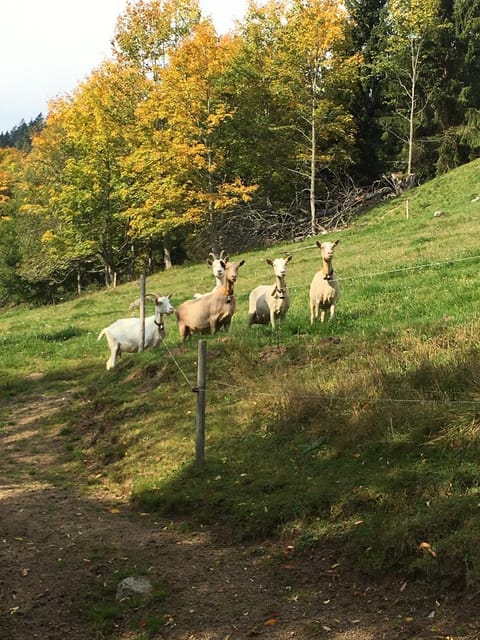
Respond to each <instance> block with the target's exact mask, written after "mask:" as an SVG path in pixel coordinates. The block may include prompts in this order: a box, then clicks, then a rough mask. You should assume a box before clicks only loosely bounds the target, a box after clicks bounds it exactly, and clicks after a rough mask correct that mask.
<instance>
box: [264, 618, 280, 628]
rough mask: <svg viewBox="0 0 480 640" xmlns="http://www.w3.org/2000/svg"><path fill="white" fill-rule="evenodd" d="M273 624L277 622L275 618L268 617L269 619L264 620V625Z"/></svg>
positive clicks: (269, 625)
mask: <svg viewBox="0 0 480 640" xmlns="http://www.w3.org/2000/svg"><path fill="white" fill-rule="evenodd" d="M274 624H277V619H276V618H270V620H267V621H266V622H265V626H266V627H271V626H272V625H274Z"/></svg>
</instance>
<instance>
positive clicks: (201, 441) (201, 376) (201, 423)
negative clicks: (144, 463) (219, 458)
mask: <svg viewBox="0 0 480 640" xmlns="http://www.w3.org/2000/svg"><path fill="white" fill-rule="evenodd" d="M206 373H207V341H206V340H199V341H198V365H197V388H196V389H195V391H196V392H197V428H196V434H195V463H196V464H197V465H203V463H204V461H205V396H206V378H207V376H206Z"/></svg>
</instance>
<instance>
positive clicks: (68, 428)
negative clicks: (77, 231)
mask: <svg viewBox="0 0 480 640" xmlns="http://www.w3.org/2000/svg"><path fill="white" fill-rule="evenodd" d="M479 176H480V161H477V162H474V163H472V164H470V165H467V166H464V167H462V168H460V169H458V170H456V171H454V172H452V173H450V174H448V175H445V176H443V177H441V178H438V179H436V180H433V181H432V182H430V183H428V184H426V185H424V186H422V187H421V188H418V189H417V190H415V191H412V192H410V193H408V194H405V195H404V196H401V197H399V198H397V199H392V200H390V201H388V202H386V203H385V204H383V205H382V206H380V207H376V208H375V209H373V210H372V211H371V212H369V213H368V214H365V215H363V216H362V217H360V218H358V220H357V221H356V223H355V224H353V225H352V226H351V227H350V228H349V229H346V230H342V231H338V232H336V233H334V234H331V235H329V236H327V237H325V239H337V238H340V239H341V242H340V244H339V245H338V247H337V250H336V257H335V268H336V271H337V273H338V276H339V278H340V286H341V301H340V303H339V305H338V313H337V316H336V319H335V320H334V321H333V322H331V323H328V324H327V323H326V324H324V325H315V326H313V327H312V326H310V319H309V309H308V288H309V284H310V281H311V279H312V276H313V274H314V273H315V271H316V270H317V269H318V267H319V265H320V252H319V250H318V249H317V247H316V246H315V240H316V238H310V239H307V240H305V241H304V242H302V243H298V244H284V245H282V246H277V247H273V248H271V249H269V250H261V251H256V252H251V253H248V254H242V255H235V256H232V258H233V259H240V258H243V259H245V265H244V267H242V269H241V271H240V277H239V280H238V283H237V288H236V291H237V299H238V308H237V309H238V310H237V314H236V316H235V318H234V321H233V323H232V327H231V330H230V332H229V333H228V334H223V333H222V334H218V335H216V336H208V337H207V338H206V339H207V344H208V383H207V387H208V391H207V452H206V465H205V467H204V468H203V469H198V468H195V465H194V464H193V458H194V432H195V406H196V394H195V393H193V392H192V387H193V386H194V385H195V382H196V360H197V342H198V340H197V339H196V338H194V339H192V340H191V341H190V342H188V343H187V344H185V345H182V344H180V341H179V337H178V332H177V330H176V326H175V320H174V318H172V317H169V318H167V322H166V326H167V331H168V332H169V333H168V335H167V339H166V344H165V345H164V346H163V347H161V348H160V349H158V350H152V351H147V352H145V353H142V354H135V355H125V356H124V357H123V358H122V360H121V361H120V364H119V365H118V366H117V367H116V368H115V369H114V370H113V371H110V372H106V371H105V361H106V359H107V355H108V354H107V347H106V343H105V342H104V341H101V342H97V335H98V333H99V331H100V330H101V329H102V328H103V327H104V326H106V325H108V324H109V323H110V322H112V321H113V320H115V319H116V318H118V317H122V316H128V315H129V312H128V305H129V303H130V302H131V301H132V300H133V299H134V298H136V297H137V296H138V285H137V283H132V284H128V285H124V286H121V287H119V288H117V289H116V290H111V291H103V292H99V293H96V294H94V295H88V296H85V297H82V298H81V299H78V300H77V301H74V302H69V303H65V304H63V305H58V306H57V307H55V308H52V307H48V308H47V307H45V308H41V309H36V310H26V309H15V310H10V311H8V312H6V313H3V314H2V315H1V316H0V336H1V337H0V344H1V351H0V373H1V377H0V393H1V394H2V397H4V398H6V403H4V404H3V406H2V408H1V409H0V427H1V425H2V424H6V423H7V422H8V420H9V410H8V398H9V397H10V398H13V397H15V399H16V400H18V398H19V397H21V398H22V399H24V402H25V404H28V402H29V399H33V398H35V397H36V396H38V395H40V394H41V395H43V396H50V395H51V396H57V395H58V394H69V397H70V399H71V402H70V409H69V411H68V412H67V413H63V414H62V415H61V416H59V415H55V414H52V415H51V416H45V419H44V432H45V438H49V436H50V435H51V434H52V433H57V432H58V431H59V430H60V433H61V436H62V441H63V443H64V451H62V452H61V455H58V456H57V463H56V465H55V467H54V469H53V471H52V472H51V477H50V478H48V479H49V480H50V481H51V482H54V483H56V484H62V485H64V486H66V487H69V486H72V487H73V486H75V488H76V489H77V490H78V488H81V489H82V490H84V491H86V492H89V491H92V490H94V491H98V490H99V489H101V490H105V491H106V492H115V493H118V492H125V493H128V494H129V495H131V499H132V500H133V501H135V502H136V503H137V504H138V505H139V506H140V507H141V509H142V510H152V511H155V512H158V513H159V514H162V515H168V516H172V517H173V516H176V517H180V518H184V519H185V522H189V523H190V525H191V526H198V525H199V524H206V523H210V522H216V523H221V524H222V525H223V530H224V531H225V532H226V533H227V534H228V535H229V536H231V537H232V538H233V539H237V540H241V539H247V538H249V539H262V538H264V537H266V536H270V535H278V534H280V535H284V536H286V537H287V538H288V539H289V540H294V541H295V543H296V545H297V548H298V549H302V548H308V549H311V548H315V547H317V546H318V545H324V544H328V545H335V547H336V548H337V549H341V553H342V554H343V556H344V561H345V562H350V563H351V564H352V565H355V566H356V567H358V568H361V569H363V570H366V571H370V572H376V571H387V570H392V569H394V570H397V569H401V570H403V571H409V572H412V573H421V574H422V575H427V576H431V577H436V578H439V577H440V578H441V579H442V580H445V581H447V582H448V583H449V584H450V583H453V582H458V584H460V585H462V586H465V585H466V586H469V585H471V584H472V583H473V582H474V581H475V580H478V579H479V578H480V551H479V549H480V544H479V543H480V456H479V454H480V360H479V354H480V342H479V335H480V331H479V329H480V319H479V310H478V300H479V276H478V273H479V264H480V246H479V244H480V243H479V238H480V234H479V221H480V202H474V199H475V197H476V196H477V195H478V194H480V180H479ZM406 197H408V199H409V202H408V212H409V215H408V217H407V215H406V203H405V199H406ZM438 210H441V211H443V215H441V216H434V215H433V214H434V212H435V211H438ZM322 239H324V238H322ZM284 252H291V253H292V254H293V259H292V261H291V262H290V264H289V272H288V284H289V288H290V291H291V297H292V307H291V309H290V311H289V315H288V317H287V320H286V322H285V324H284V326H282V327H281V328H280V329H279V330H278V331H275V332H272V330H271V329H269V328H266V327H258V326H255V327H254V328H252V330H251V331H250V332H249V331H248V330H247V329H246V318H247V298H248V292H249V290H250V289H251V288H253V287H254V286H256V285H257V284H260V283H268V282H270V281H271V282H273V277H272V272H271V267H269V266H268V265H267V264H266V263H265V258H266V257H272V258H275V257H277V256H280V255H283V254H284ZM212 286H213V280H212V277H211V274H210V272H209V269H208V268H207V267H206V266H205V265H194V266H190V267H184V268H174V269H173V270H171V271H169V272H164V273H159V274H157V275H155V276H152V277H151V278H149V281H148V286H147V288H148V290H153V291H161V292H164V293H168V292H171V291H173V292H174V296H173V299H172V300H173V303H174V304H175V305H178V304H179V303H180V302H181V301H183V300H184V299H187V298H189V297H191V296H192V294H193V293H194V292H195V291H202V290H203V291H207V290H209V289H210V288H211V287H212ZM16 473H18V474H22V473H24V470H22V469H18V470H16ZM42 479H45V478H42Z"/></svg>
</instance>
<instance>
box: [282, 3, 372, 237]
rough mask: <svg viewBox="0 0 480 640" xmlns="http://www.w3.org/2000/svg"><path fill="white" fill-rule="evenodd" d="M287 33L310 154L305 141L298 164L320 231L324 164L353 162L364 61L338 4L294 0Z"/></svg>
mask: <svg viewBox="0 0 480 640" xmlns="http://www.w3.org/2000/svg"><path fill="white" fill-rule="evenodd" d="M284 34H285V35H284V37H285V49H284V60H283V63H282V64H283V70H284V71H283V74H282V76H283V78H284V79H285V80H286V85H285V86H286V87H288V90H289V91H290V95H291V99H292V100H296V103H297V105H298V115H299V119H298V124H297V126H298V129H299V130H300V131H303V136H304V139H305V140H306V141H307V151H306V153H305V151H304V149H305V145H304V143H300V144H299V160H301V161H303V163H304V164H305V160H306V164H307V166H308V169H307V170H306V171H305V169H304V168H302V166H301V165H300V166H299V171H300V172H302V173H303V174H304V175H305V177H306V178H307V179H308V192H309V208H310V226H311V232H312V233H316V226H317V212H316V208H317V205H316V203H317V184H318V175H319V166H321V167H323V168H324V169H327V170H328V171H330V173H331V174H334V173H335V170H336V168H338V169H345V168H346V167H347V166H348V165H349V164H351V163H352V162H353V158H352V156H351V152H352V149H353V143H354V134H355V124H354V119H353V114H352V113H351V111H350V105H351V104H352V101H353V97H354V89H355V85H356V81H357V77H358V69H359V64H360V60H361V58H360V56H359V55H357V54H354V55H353V56H352V55H351V54H350V50H351V45H350V35H349V19H348V15H347V13H346V11H345V8H344V5H343V4H342V3H340V2H338V1H337V0H308V1H307V0H295V1H294V2H293V3H292V7H291V10H290V11H289V12H288V14H287V24H286V25H285V28H284ZM282 76H280V79H282ZM302 123H304V124H302ZM305 124H306V125H307V127H305Z"/></svg>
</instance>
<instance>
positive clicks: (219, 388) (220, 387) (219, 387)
mask: <svg viewBox="0 0 480 640" xmlns="http://www.w3.org/2000/svg"><path fill="white" fill-rule="evenodd" d="M307 248H308V247H304V248H303V249H307ZM479 259H480V255H475V256H467V257H463V258H452V259H448V260H442V261H438V262H428V263H423V264H420V265H412V266H408V267H400V268H398V269H387V270H384V271H376V272H369V273H362V274H360V275H357V276H350V277H347V278H338V280H339V281H345V280H357V279H361V278H364V277H374V276H381V275H386V274H392V273H401V272H405V271H413V270H420V269H425V268H432V267H439V266H444V265H447V264H454V263H460V262H466V261H472V260H479ZM298 286H300V285H297V287H298ZM289 288H291V289H294V288H296V287H289ZM163 346H164V348H165V350H166V351H167V353H168V355H169V357H170V358H171V360H172V362H173V363H174V365H175V366H176V368H177V369H178V371H179V372H180V374H181V376H182V377H183V379H184V380H185V382H186V384H187V385H188V387H189V388H190V389H191V390H192V391H196V387H195V385H193V384H192V382H191V380H190V379H189V377H188V375H187V374H186V372H185V371H184V369H183V368H182V366H181V364H180V363H179V362H178V360H177V359H176V358H175V356H174V354H173V352H172V351H171V349H169V347H168V345H167V344H166V342H165V341H163ZM212 385H213V386H212ZM227 390H231V391H235V392H238V393H242V394H244V395H245V394H248V395H249V396H258V397H269V398H272V397H277V398H278V397H279V395H280V396H281V395H286V394H285V391H284V390H283V389H279V390H276V391H271V392H263V391H252V390H251V389H249V390H247V389H246V388H245V387H240V386H238V385H232V384H231V383H224V382H222V381H219V380H212V381H210V386H209V387H208V391H209V392H210V393H214V394H225V392H226V391H227ZM295 397H296V398H297V399H302V398H303V399H305V400H312V399H317V400H325V401H327V402H328V401H335V402H346V403H354V402H364V403H366V402H380V403H391V404H395V403H398V404H437V405H439V404H443V405H454V406H458V405H463V406H479V405H480V398H479V399H478V400H476V399H469V400H466V399H458V398H431V399H426V398H386V397H375V398H372V397H371V398H355V397H351V396H349V397H347V396H337V395H328V394H315V393H314V394H308V395H307V394H306V395H305V396H302V395H298V394H296V396H295Z"/></svg>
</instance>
